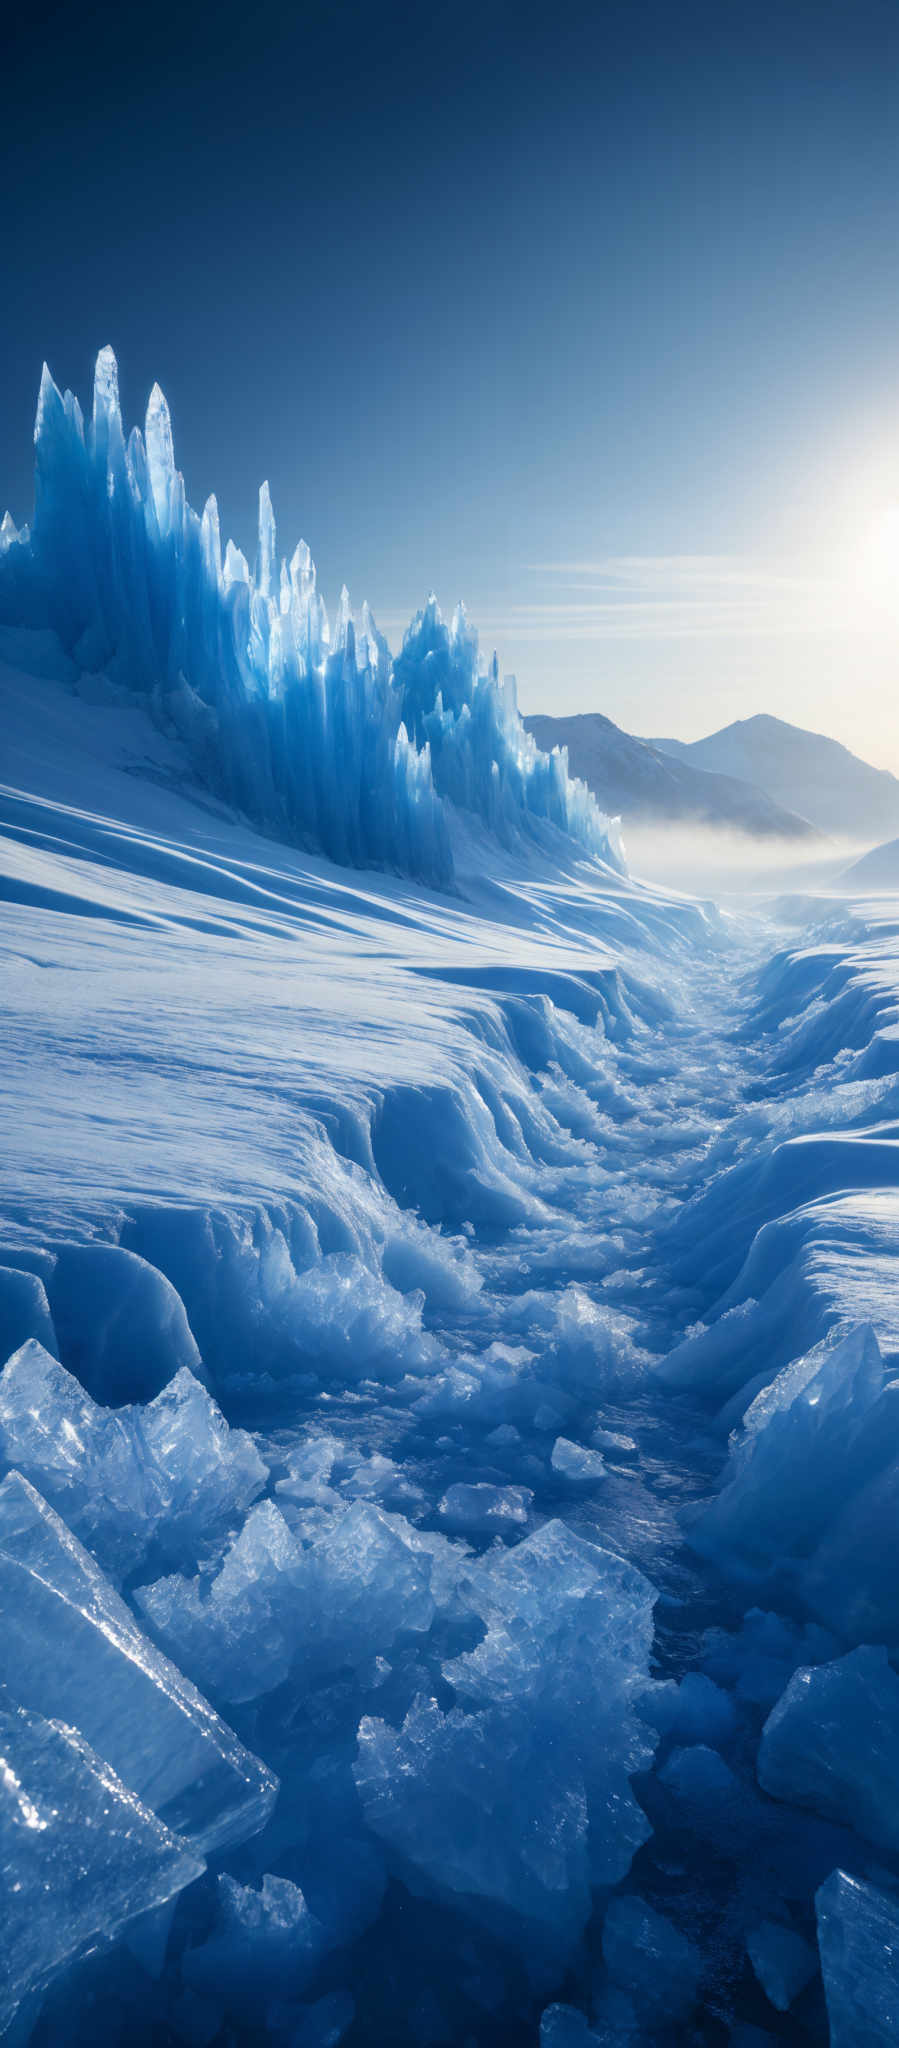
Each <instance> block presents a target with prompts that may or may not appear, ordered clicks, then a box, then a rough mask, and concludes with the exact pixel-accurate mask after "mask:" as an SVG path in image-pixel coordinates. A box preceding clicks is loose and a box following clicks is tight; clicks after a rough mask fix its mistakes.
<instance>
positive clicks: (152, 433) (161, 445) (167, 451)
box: [145, 384, 175, 536]
mask: <svg viewBox="0 0 899 2048" xmlns="http://www.w3.org/2000/svg"><path fill="white" fill-rule="evenodd" d="M145 434H146V443H147V469H148V472H149V478H150V492H151V495H152V499H153V505H154V508H155V512H156V524H157V527H158V529H159V533H160V536H163V535H165V534H167V533H168V532H169V530H170V527H171V519H172V509H173V498H174V490H175V449H174V443H173V441H172V421H171V416H170V413H169V409H168V405H167V403H166V400H165V397H164V395H163V393H162V392H161V391H160V389H159V385H158V384H154V386H153V389H152V391H151V393H150V397H149V400H148V403H147V419H146V427H145Z"/></svg>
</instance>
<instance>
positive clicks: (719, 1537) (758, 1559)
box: [690, 1323, 899, 1572]
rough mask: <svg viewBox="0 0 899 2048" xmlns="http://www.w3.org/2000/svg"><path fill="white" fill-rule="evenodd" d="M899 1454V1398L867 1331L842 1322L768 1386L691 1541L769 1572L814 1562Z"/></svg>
mask: <svg viewBox="0 0 899 2048" xmlns="http://www.w3.org/2000/svg"><path fill="white" fill-rule="evenodd" d="M897 1452H899V1399H897V1390H896V1389H895V1387H891V1386H890V1385H889V1384H887V1385H884V1369H883V1361H882V1359H881V1356H880V1351H879V1349H878V1345H877V1338H876V1337H875V1334H874V1331H873V1329H872V1328H871V1325H870V1324H869V1323H859V1324H857V1325H855V1326H851V1325H847V1324H845V1323H841V1324H839V1325H837V1326H836V1328H835V1329H833V1330H831V1331H829V1332H828V1335H827V1336H826V1337H825V1338H824V1340H823V1342H822V1343H820V1344H817V1345H816V1346H815V1348H814V1350H813V1351H810V1352H808V1353H807V1355H806V1356H805V1357H803V1358H798V1359H794V1360H793V1362H792V1364H790V1365H787V1366H785V1367H784V1369H783V1371H782V1372H780V1373H778V1375H777V1378H776V1379H775V1380H773V1381H772V1383H771V1385H770V1386H769V1387H764V1388H763V1389H762V1392H761V1393H760V1394H758V1395H757V1396H756V1398H755V1400H754V1401H753V1402H752V1405H751V1407H749V1408H748V1409H747V1411H746V1414H745V1415H744V1417H743V1425H742V1429H741V1430H740V1431H737V1432H735V1433H734V1436H733V1437H732V1439H731V1448H730V1456H729V1460H728V1465H727V1473H726V1483H725V1485H724V1486H723V1487H722V1490H721V1492H720V1493H719V1494H718V1495H717V1497H716V1499H715V1500H714V1501H713V1502H712V1505H711V1507H709V1508H707V1509H706V1511H705V1513H704V1514H703V1515H702V1517H701V1519H700V1520H699V1521H698V1522H697V1523H696V1525H695V1527H694V1529H693V1531H692V1532H691V1538H690V1540H691V1542H692V1544H693V1546H694V1548H695V1549H697V1550H699V1551H701V1552H702V1554H703V1556H706V1557H712V1558H714V1559H715V1560H716V1561H721V1560H723V1561H725V1562H726V1561H727V1560H728V1559H729V1558H733V1559H735V1560H736V1562H737V1564H738V1565H739V1566H740V1567H741V1568H742V1569H746V1568H747V1567H748V1568H749V1569H750V1570H756V1571H762V1572H764V1571H766V1570H767V1569H769V1568H770V1567H771V1566H772V1565H774V1564H777V1563H778V1562H779V1561H780V1560H781V1559H783V1558H787V1557H794V1556H806V1555H808V1553H809V1551H810V1550H811V1549H812V1547H813V1545H815V1544H816V1543H818V1542H819V1541H820V1538H821V1536H822V1534H823V1532H824V1531H825V1529H826V1528H827V1527H828V1526H829V1524H830V1523H831V1522H832V1521H833V1520H834V1518H835V1517H836V1515H837V1514H838V1513H839V1511H840V1509H841V1508H842V1507H843V1505H844V1503H845V1502H846V1501H847V1500H848V1498H849V1497H850V1495H851V1494H852V1493H853V1492H854V1491H855V1490H856V1489H857V1488H859V1487H860V1486H861V1485H862V1484H863V1483H864V1482H865V1481H866V1480H867V1479H868V1478H869V1477H870V1475H871V1473H872V1472H873V1471H874V1470H876V1468H877V1466H878V1465H880V1464H883V1463H885V1462H886V1460H887V1458H888V1457H890V1456H891V1455H895V1454H896V1453H897Z"/></svg>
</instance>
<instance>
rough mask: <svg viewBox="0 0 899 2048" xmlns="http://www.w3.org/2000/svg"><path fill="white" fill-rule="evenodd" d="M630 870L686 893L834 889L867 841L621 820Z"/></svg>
mask: <svg viewBox="0 0 899 2048" xmlns="http://www.w3.org/2000/svg"><path fill="white" fill-rule="evenodd" d="M622 838H623V841H624V852H625V858H626V860H627V864H628V867H629V869H630V872H631V874H632V875H634V876H635V877H637V878H638V879H643V880H645V881H648V882H654V883H663V884H664V885H665V886H666V887H668V888H670V889H682V890H684V891H685V893H686V894H688V895H691V896H712V897H715V898H720V897H722V896H734V895H738V896H746V895H755V894H764V895H765V896H770V895H771V893H772V891H780V890H789V891H797V892H800V891H803V890H810V891H813V892H817V891H818V890H820V889H822V888H823V889H832V888H839V887H840V883H841V880H842V877H843V875H844V874H845V871H846V869H847V868H848V867H849V866H851V864H852V863H853V861H856V860H858V859H859V857H860V855H861V854H863V853H867V852H869V851H870V849H871V846H872V844H874V843H875V842H873V841H872V840H870V839H868V840H864V841H860V840H854V839H849V838H844V839H825V838H824V837H822V838H821V839H819V840H813V841H808V840H804V841H802V842H801V846H802V851H801V856H800V855H799V850H798V847H797V842H796V840H795V839H769V838H765V839H756V838H752V837H751V836H750V835H749V834H748V833H745V832H728V831H726V830H724V829H720V828H718V827H716V826H712V825H702V824H695V825H684V824H672V825H623V826H622Z"/></svg>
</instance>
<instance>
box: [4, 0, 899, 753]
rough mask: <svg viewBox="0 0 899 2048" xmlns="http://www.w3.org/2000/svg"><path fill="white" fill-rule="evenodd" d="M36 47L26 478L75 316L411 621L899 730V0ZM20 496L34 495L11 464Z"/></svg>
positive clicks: (511, 16)
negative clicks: (898, 509) (426, 620)
mask: <svg viewBox="0 0 899 2048" xmlns="http://www.w3.org/2000/svg"><path fill="white" fill-rule="evenodd" d="M6 37H7V42H6V50H5V58H4V67H3V68H4V78H3V82H2V86H0V95H2V101H3V104H2V107H0V153H2V156H3V159H4V162H3V191H4V202H3V207H2V226H0V248H2V254H0V263H2V277H3V283H4V319H3V341H2V349H3V357H4V375H3V379H2V391H0V498H2V499H3V500H4V501H5V502H8V503H9V505H10V508H11V510H12V511H13V513H14V514H15V515H16V516H17V517H19V518H21V517H23V516H26V515H27V513H28V511H29V509H30V502H31V450H30V435H31V423H32V416H33V408H34V399H35V395H36V390H37V381H38V376H39V372H40V365H41V361H42V359H43V358H44V357H45V356H46V358H47V360H48V361H49V363H50V365H51V368H52V369H53V371H54V374H55V376H56V377H57V380H58V381H59V382H61V383H62V382H65V383H69V384H71V385H72V386H73V387H74V388H75V389H77V390H78V391H79V392H80V393H81V394H82V395H86V392H87V387H88V382H89V374H90V366H91V363H92V359H93V356H94V354H95V353H96V350H97V348H98V347H99V346H100V345H101V344H102V343H103V342H106V341H111V342H112V343H113V345H114V347H115V348H116V350H117V353H118V355H119V360H120V368H121V376H122V387H123V394H124V399H125V404H126V410H127V411H128V413H129V416H130V417H131V418H134V417H138V416H140V414H142V411H143V406H144V404H145V401H146V396H147V393H148V390H149V387H150V384H151V383H152V381H153V379H154V378H158V379H159V381H160V383H161V384H162V385H163V388H164V389H165V391H166V393H167V395H168V397H169V400H170V403H171V406H172V410H173V415H174V423H175V435H176V451H177V454H178V459H179V462H180V465H181V467H182V468H183V470H184V472H185V476H186V480H187V486H188V490H189V493H190V496H191V498H192V499H193V501H194V502H195V503H197V502H202V500H203V498H204V497H205V495H206V494H207V492H208V491H210V490H213V489H214V490H215V491H216V492H217V493H218V497H219V502H220V505H221V509H222V516H223V523H224V525H225V528H226V530H227V531H230V532H232V533H233V534H234V537H235V538H236V539H237V540H238V541H239V542H240V543H241V544H242V545H243V546H244V547H248V546H249V547H252V533H253V517H254V504H255V493H256V489H257V486H258V484H259V482H260V481H261V479H262V478H263V477H264V476H267V477H268V478H269V480H270V483H271V487H272V492H273V496H274V501H275V510H276V513H277V516H278V520H279V529H280V535H281V540H282V542H283V544H284V545H285V546H286V547H292V546H293V544H294V543H295V541H296V540H297V538H298V537H299V535H300V534H302V535H303V536H304V537H305V538H306V539H307V540H308V541H309V543H310V545H311V547H312V550H313V553H314V555H315V557H316V560H317V562H318V564H319V571H320V577H321V581H322V584H323V588H324V591H325V595H326V597H327V598H328V599H329V601H333V600H335V599H336V596H337V592H338V590H339V587H340V584H341V582H342V581H344V580H346V581H347V583H348V584H349V586H350V591H351V594H352V596H353V598H354V599H355V600H357V601H361V599H362V597H363V596H368V598H369V599H370V601H371V603H372V605H373V608H374V610H375V613H376V615H377V616H378V618H379V620H380V621H381V622H382V623H383V624H384V625H385V628H386V630H387V631H388V633H389V636H390V637H391V638H392V639H396V638H397V637H398V635H399V632H400V630H401V626H402V622H403V620H404V619H406V618H407V617H408V616H409V614H410V613H411V612H412V611H413V610H414V609H415V608H416V607H417V606H418V605H419V604H420V603H421V602H422V601H423V599H424V597H425V596H426V594H427V592H428V591H429V589H430V588H432V587H433V588H434V589H436V591H437V594H438V597H439V598H440V599H441V602H442V603H444V604H445V605H446V606H449V605H451V604H452V603H453V602H454V601H455V599H456V598H457V597H458V596H460V595H461V596H464V597H465V599H466V601H467V602H468V605H469V609H470V611H471V612H472V614H473V616H474V618H475V620H476V621H477V622H478V623H479V624H480V625H481V627H482V637H483V639H484V641H485V643H487V644H488V646H489V647H490V648H492V646H493V645H494V644H495V645H496V646H497V648H498V651H499V654H500V659H501V662H502V664H503V666H504V667H505V668H506V669H514V670H515V671H516V673H517V674H518V677H519V684H520V693H521V697H522V700H523V703H524V706H525V708H526V709H538V708H539V709H543V710H558V711H575V710H587V709H592V708H597V709H602V710H605V711H607V712H609V713H610V715H611V716H613V717H615V718H617V719H618V720H619V721H620V722H622V723H624V724H625V725H628V726H630V728H631V729H632V730H635V731H642V732H649V733H652V732H670V733H673V734H678V735H681V736H683V737H687V738H689V737H694V736H697V735H698V734H700V733H701V732H704V731H709V730H711V729H712V728H713V727H715V726H716V725H720V724H723V723H725V722H726V721H727V720H728V719H729V718H731V717H734V716H738V715H747V714H748V713H750V712H752V711H755V710H771V711H775V712H779V713H780V714H781V715H782V716H785V717H789V718H794V719H795V720H796V721H797V722H800V723H811V724H815V725H817V726H819V727H820V728H822V729H824V730H827V731H831V732H834V733H836V735H837V736H838V737H841V738H843V739H845V740H847V741H848V742H849V744H855V745H856V746H857V747H858V749H859V750H860V751H861V752H867V753H868V755H869V756H871V757H872V758H877V759H880V760H882V761H884V762H887V763H889V765H891V766H893V767H894V768H897V769H899V729H897V731H896V737H895V740H894V738H893V728H894V723H895V721H894V716H893V705H894V703H895V701H896V682H897V673H896V671H897V666H899V662H897V625H899V608H897V609H894V608H893V604H892V598H891V595H890V588H889V587H890V585H891V582H892V581H893V577H892V565H893V561H894V553H895V582H896V585H897V587H899V535H893V539H895V542H896V545H895V551H893V539H891V537H890V536H891V534H892V533H893V529H892V528H891V526H890V517H891V507H894V506H895V505H896V504H897V503H899V6H897V4H896V0H855V4H845V5H835V4H828V0H815V4H804V0H801V4H791V0H780V4H778V5H773V4H765V0H762V4H760V5H757V6H753V7H750V6H744V5H742V4H740V0H734V4H730V5H729V4H727V0H717V4H716V5H711V4H689V0H687V4H685V5H680V6H675V5H672V4H670V0H664V4H659V0H656V4H644V5H639V4H636V5H621V6H619V5H613V6H608V5H603V4H602V0H599V4H597V5H595V6H593V7H588V6H572V5H569V4H568V0H559V4H555V5H552V6H547V5H545V4H544V5H541V6H539V7H538V6H531V5H528V4H524V5H520V6H517V7H513V6H511V5H505V4H504V5H498V4H495V0H480V4H478V5H476V6H472V5H469V4H467V0H462V4H457V5H454V6H453V7H451V8H450V7H441V6H440V5H437V6H432V7H430V8H428V7H426V6H414V7H413V6H401V7H396V6H395V7H390V8H388V7H376V6H360V5H352V4H343V5H341V4H337V5H330V6H324V5H318V4H315V5H312V6H306V7H304V6H299V7H294V8H287V7H283V8H272V7H269V8H266V7H262V8H260V9H258V10H257V11H256V12H255V13H254V12H252V11H251V10H249V9H247V8H246V6H245V5H242V6H241V7H240V8H237V7H233V6H232V5H230V0H223V5H221V6H219V7H217V8H215V9H214V10H212V9H208V8H204V7H200V8H196V7H195V8H187V7H184V6H182V7H181V8H179V9H178V10H175V9H172V8H171V7H169V6H168V4H166V0H163V4H162V5H161V6H159V7H157V8H150V9H147V10H143V11H142V13H141V15H140V18H138V17H137V11H136V10H135V11H134V17H133V18H130V19H128V18H126V11H125V10H122V9H120V8H116V9H112V8H108V7H105V6H101V7H99V8H94V9H92V10H89V11H87V12H85V11H84V10H83V9H80V10H79V11H78V13H77V14H76V12H75V11H74V10H71V9H60V8H49V9H48V8H41V7H40V6H38V7H33V8H31V9H30V10H28V18H27V20H26V19H25V13H24V10H20V11H19V12H18V13H17V15H15V16H14V17H13V18H12V20H11V21H10V22H9V23H8V24H7V30H6ZM0 509H2V507H0Z"/></svg>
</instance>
